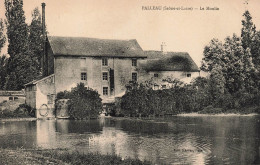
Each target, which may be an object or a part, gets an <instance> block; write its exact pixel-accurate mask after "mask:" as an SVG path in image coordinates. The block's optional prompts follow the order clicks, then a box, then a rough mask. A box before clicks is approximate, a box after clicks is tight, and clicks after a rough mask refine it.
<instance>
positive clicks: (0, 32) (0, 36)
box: [0, 19, 6, 54]
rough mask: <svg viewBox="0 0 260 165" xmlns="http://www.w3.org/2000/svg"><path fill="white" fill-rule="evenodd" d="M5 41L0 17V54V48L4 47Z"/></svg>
mask: <svg viewBox="0 0 260 165" xmlns="http://www.w3.org/2000/svg"><path fill="white" fill-rule="evenodd" d="M5 41H6V37H5V34H4V23H3V20H2V19H0V54H1V50H2V48H3V47H4V44H5Z"/></svg>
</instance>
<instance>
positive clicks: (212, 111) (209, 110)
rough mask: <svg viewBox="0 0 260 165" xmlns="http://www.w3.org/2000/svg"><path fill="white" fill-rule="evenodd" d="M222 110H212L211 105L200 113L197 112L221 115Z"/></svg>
mask: <svg viewBox="0 0 260 165" xmlns="http://www.w3.org/2000/svg"><path fill="white" fill-rule="evenodd" d="M222 112H223V109H222V108H214V107H213V106H212V105H210V106H207V107H205V108H204V109H203V110H202V111H199V112H198V113H200V114H218V113H222Z"/></svg>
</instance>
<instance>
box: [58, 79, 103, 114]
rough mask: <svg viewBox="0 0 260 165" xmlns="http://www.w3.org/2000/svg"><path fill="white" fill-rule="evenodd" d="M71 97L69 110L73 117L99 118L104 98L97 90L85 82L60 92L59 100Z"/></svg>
mask: <svg viewBox="0 0 260 165" xmlns="http://www.w3.org/2000/svg"><path fill="white" fill-rule="evenodd" d="M59 99H69V101H68V102H67V104H68V112H69V115H70V117H71V118H73V119H90V118H97V117H98V115H99V114H100V113H101V111H102V99H101V98H100V97H99V94H98V92H97V91H94V90H92V89H90V88H86V87H85V86H84V84H83V83H80V84H78V85H77V87H75V88H72V89H71V91H70V92H69V91H64V92H59V93H58V94H57V100H59Z"/></svg>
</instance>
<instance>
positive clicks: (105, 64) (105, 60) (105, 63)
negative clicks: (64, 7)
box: [102, 58, 108, 66]
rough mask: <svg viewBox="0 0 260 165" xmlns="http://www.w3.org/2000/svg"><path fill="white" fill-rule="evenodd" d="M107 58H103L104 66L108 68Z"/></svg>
mask: <svg viewBox="0 0 260 165" xmlns="http://www.w3.org/2000/svg"><path fill="white" fill-rule="evenodd" d="M107 64H108V62H107V58H102V66H107Z"/></svg>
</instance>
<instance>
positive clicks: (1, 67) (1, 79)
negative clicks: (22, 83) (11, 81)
mask: <svg viewBox="0 0 260 165" xmlns="http://www.w3.org/2000/svg"><path fill="white" fill-rule="evenodd" d="M7 62H8V58H7V57H6V56H5V55H3V56H0V89H4V84H5V78H6V76H7V71H6V69H7Z"/></svg>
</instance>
